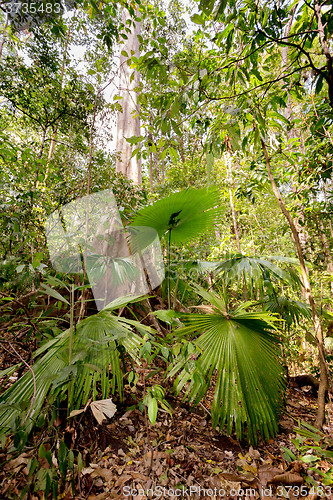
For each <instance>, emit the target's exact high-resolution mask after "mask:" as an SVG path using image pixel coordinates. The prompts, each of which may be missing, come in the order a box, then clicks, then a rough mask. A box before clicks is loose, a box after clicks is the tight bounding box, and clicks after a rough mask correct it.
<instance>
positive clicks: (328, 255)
mask: <svg viewBox="0 0 333 500" xmlns="http://www.w3.org/2000/svg"><path fill="white" fill-rule="evenodd" d="M317 227H318V232H319V237H320V241H321V244H322V247H323V252H324V256H325V261H326V266H327V271H328V273H329V274H330V275H331V276H332V274H333V262H332V255H331V251H330V247H329V244H328V241H327V237H326V233H325V227H324V223H323V220H322V218H320V220H319V221H318V220H317ZM331 291H332V292H333V282H332V281H331Z"/></svg>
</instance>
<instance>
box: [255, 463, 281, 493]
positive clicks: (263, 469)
mask: <svg viewBox="0 0 333 500" xmlns="http://www.w3.org/2000/svg"><path fill="white" fill-rule="evenodd" d="M281 473H282V471H281V469H278V468H277V467H272V466H271V465H270V464H265V465H261V466H260V467H259V469H258V476H259V480H260V483H261V484H262V486H263V487H264V488H266V485H267V483H268V482H269V481H270V480H271V479H273V478H274V477H275V476H277V475H278V474H281Z"/></svg>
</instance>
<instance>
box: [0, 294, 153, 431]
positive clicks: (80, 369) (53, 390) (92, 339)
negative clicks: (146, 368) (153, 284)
mask: <svg viewBox="0 0 333 500" xmlns="http://www.w3.org/2000/svg"><path fill="white" fill-rule="evenodd" d="M133 299H134V301H138V300H140V298H139V297H134V298H133V297H126V298H124V297H122V298H119V299H117V300H115V301H113V303H111V304H109V306H107V308H105V310H103V311H101V312H99V313H98V314H96V315H94V316H91V317H89V318H86V319H85V320H83V321H82V322H81V323H79V324H78V325H77V327H76V330H75V336H74V346H73V361H72V363H71V364H70V363H69V361H68V352H69V330H66V331H64V332H62V333H60V334H59V335H58V336H57V337H56V338H54V339H52V340H50V341H49V342H47V343H46V344H45V345H44V346H42V347H41V348H40V349H38V350H37V351H36V353H35V355H34V357H35V358H38V357H39V359H38V360H37V361H36V363H35V364H34V365H33V367H32V370H33V372H34V375H35V381H36V387H37V391H36V395H35V400H34V404H33V407H32V411H31V412H30V414H29V418H28V419H27V421H26V429H27V431H28V432H30V430H31V429H32V427H33V425H34V422H35V420H36V418H37V416H38V415H39V413H40V411H41V409H42V406H43V404H44V403H45V401H46V400H47V401H48V402H49V403H52V402H53V401H54V400H55V399H56V397H57V396H58V394H59V393H60V392H64V391H67V389H68V383H69V380H70V379H72V385H71V399H70V401H69V407H75V408H79V407H81V406H82V405H84V404H86V402H87V401H88V399H89V397H93V398H94V397H96V395H97V383H98V382H100V383H101V389H102V396H103V398H104V399H106V398H107V397H108V395H109V393H110V391H112V393H114V392H115V389H117V390H118V393H119V394H120V397H121V396H122V388H123V373H122V370H121V365H120V353H119V350H118V346H119V345H122V346H123V347H124V349H125V351H126V353H127V354H128V355H129V356H131V357H132V358H133V359H134V361H136V362H138V361H139V351H140V347H141V346H142V338H141V337H140V336H139V335H138V334H136V333H135V332H134V329H135V328H136V329H137V330H138V331H139V332H142V333H143V332H144V333H150V334H151V333H152V331H151V329H150V328H149V327H146V326H144V325H142V324H140V323H139V322H136V321H132V320H131V321H130V320H126V319H125V318H121V317H118V316H116V315H114V314H112V310H113V309H116V308H119V307H122V306H124V305H126V304H127V303H129V302H130V301H133ZM141 300H142V297H141ZM109 366H110V367H111V375H112V377H111V379H110V370H109ZM73 375H74V377H73ZM33 392H34V383H33V378H32V374H31V372H30V371H28V372H26V373H25V374H24V375H23V377H21V378H20V379H19V380H18V381H17V382H15V383H14V384H13V385H12V386H11V387H10V388H9V389H7V390H6V391H5V392H4V393H3V394H2V395H1V397H0V429H6V430H7V429H9V428H10V423H11V421H12V419H13V418H14V419H15V417H16V416H18V415H20V417H21V419H22V420H23V418H24V416H25V415H26V412H27V410H28V408H29V405H30V402H31V399H32V397H33ZM22 410H23V412H22Z"/></svg>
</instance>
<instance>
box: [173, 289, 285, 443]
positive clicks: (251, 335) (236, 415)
mask: <svg viewBox="0 0 333 500" xmlns="http://www.w3.org/2000/svg"><path fill="white" fill-rule="evenodd" d="M195 289H196V290H197V292H198V293H199V295H201V296H202V297H203V299H204V300H206V301H208V302H209V303H210V305H209V306H207V305H202V306H197V307H198V308H199V309H201V310H202V311H203V312H200V313H198V314H184V315H182V317H181V321H182V323H183V324H184V326H183V327H181V328H180V329H178V330H176V332H175V333H176V336H177V338H180V337H184V336H186V337H189V338H190V339H193V337H194V336H195V337H196V338H195V340H193V341H192V342H190V343H189V346H190V347H191V348H189V349H188V350H187V353H186V354H185V356H184V354H180V355H179V356H178V358H177V359H176V361H175V363H174V365H173V366H172V367H171V368H170V369H169V373H168V376H169V377H174V376H175V375H176V374H178V375H177V378H176V380H175V385H174V388H175V391H176V393H180V391H182V390H184V391H185V398H188V399H189V402H190V403H193V404H194V405H196V404H198V403H199V402H200V401H201V400H202V398H204V397H205V395H206V393H207V391H208V388H209V387H210V385H211V383H212V382H213V381H214V380H215V392H214V400H213V404H212V408H211V414H212V424H213V426H214V427H216V426H219V428H220V429H223V427H224V426H225V425H226V430H227V432H228V434H231V433H232V432H233V431H234V430H235V431H236V434H237V437H238V438H239V439H241V438H243V437H246V438H247V439H248V441H249V442H250V443H256V442H257V439H258V433H260V434H261V436H262V437H263V438H266V439H268V438H269V437H270V436H274V435H275V433H276V432H277V430H278V418H279V413H280V408H281V405H282V395H283V389H284V378H283V368H282V365H281V364H280V362H279V349H278V336H277V334H276V333H275V328H276V327H275V323H276V321H278V318H276V317H275V316H273V315H272V314H270V313H267V312H247V311H246V310H245V308H248V307H249V306H250V305H251V303H245V304H243V305H242V306H241V307H238V308H237V309H235V310H234V311H232V312H229V311H228V310H227V307H226V304H225V303H224V301H223V300H222V299H221V298H220V297H218V296H217V295H215V294H214V293H211V292H207V291H205V290H204V289H203V288H201V287H199V286H195Z"/></svg>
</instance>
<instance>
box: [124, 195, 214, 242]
mask: <svg viewBox="0 0 333 500" xmlns="http://www.w3.org/2000/svg"><path fill="white" fill-rule="evenodd" d="M219 203H220V200H219V193H218V190H217V189H216V188H215V187H212V188H209V189H206V188H204V189H193V188H188V189H185V190H183V191H180V192H178V193H174V194H171V195H170V196H167V197H165V198H163V199H161V200H158V201H156V202H155V203H153V204H152V205H150V206H149V207H145V208H143V209H141V210H139V211H138V212H137V214H136V216H135V217H134V219H133V220H132V222H131V225H133V226H147V227H152V228H154V229H155V230H156V231H157V233H158V235H159V237H160V238H162V236H163V235H165V234H166V233H169V237H170V242H171V243H175V244H177V243H185V242H187V241H190V240H193V239H195V238H197V237H198V236H199V235H200V234H202V233H204V232H205V231H208V230H211V229H212V227H213V224H214V222H215V220H216V217H217V215H218V212H219V210H218V209H217V208H214V207H216V206H217V205H219Z"/></svg>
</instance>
